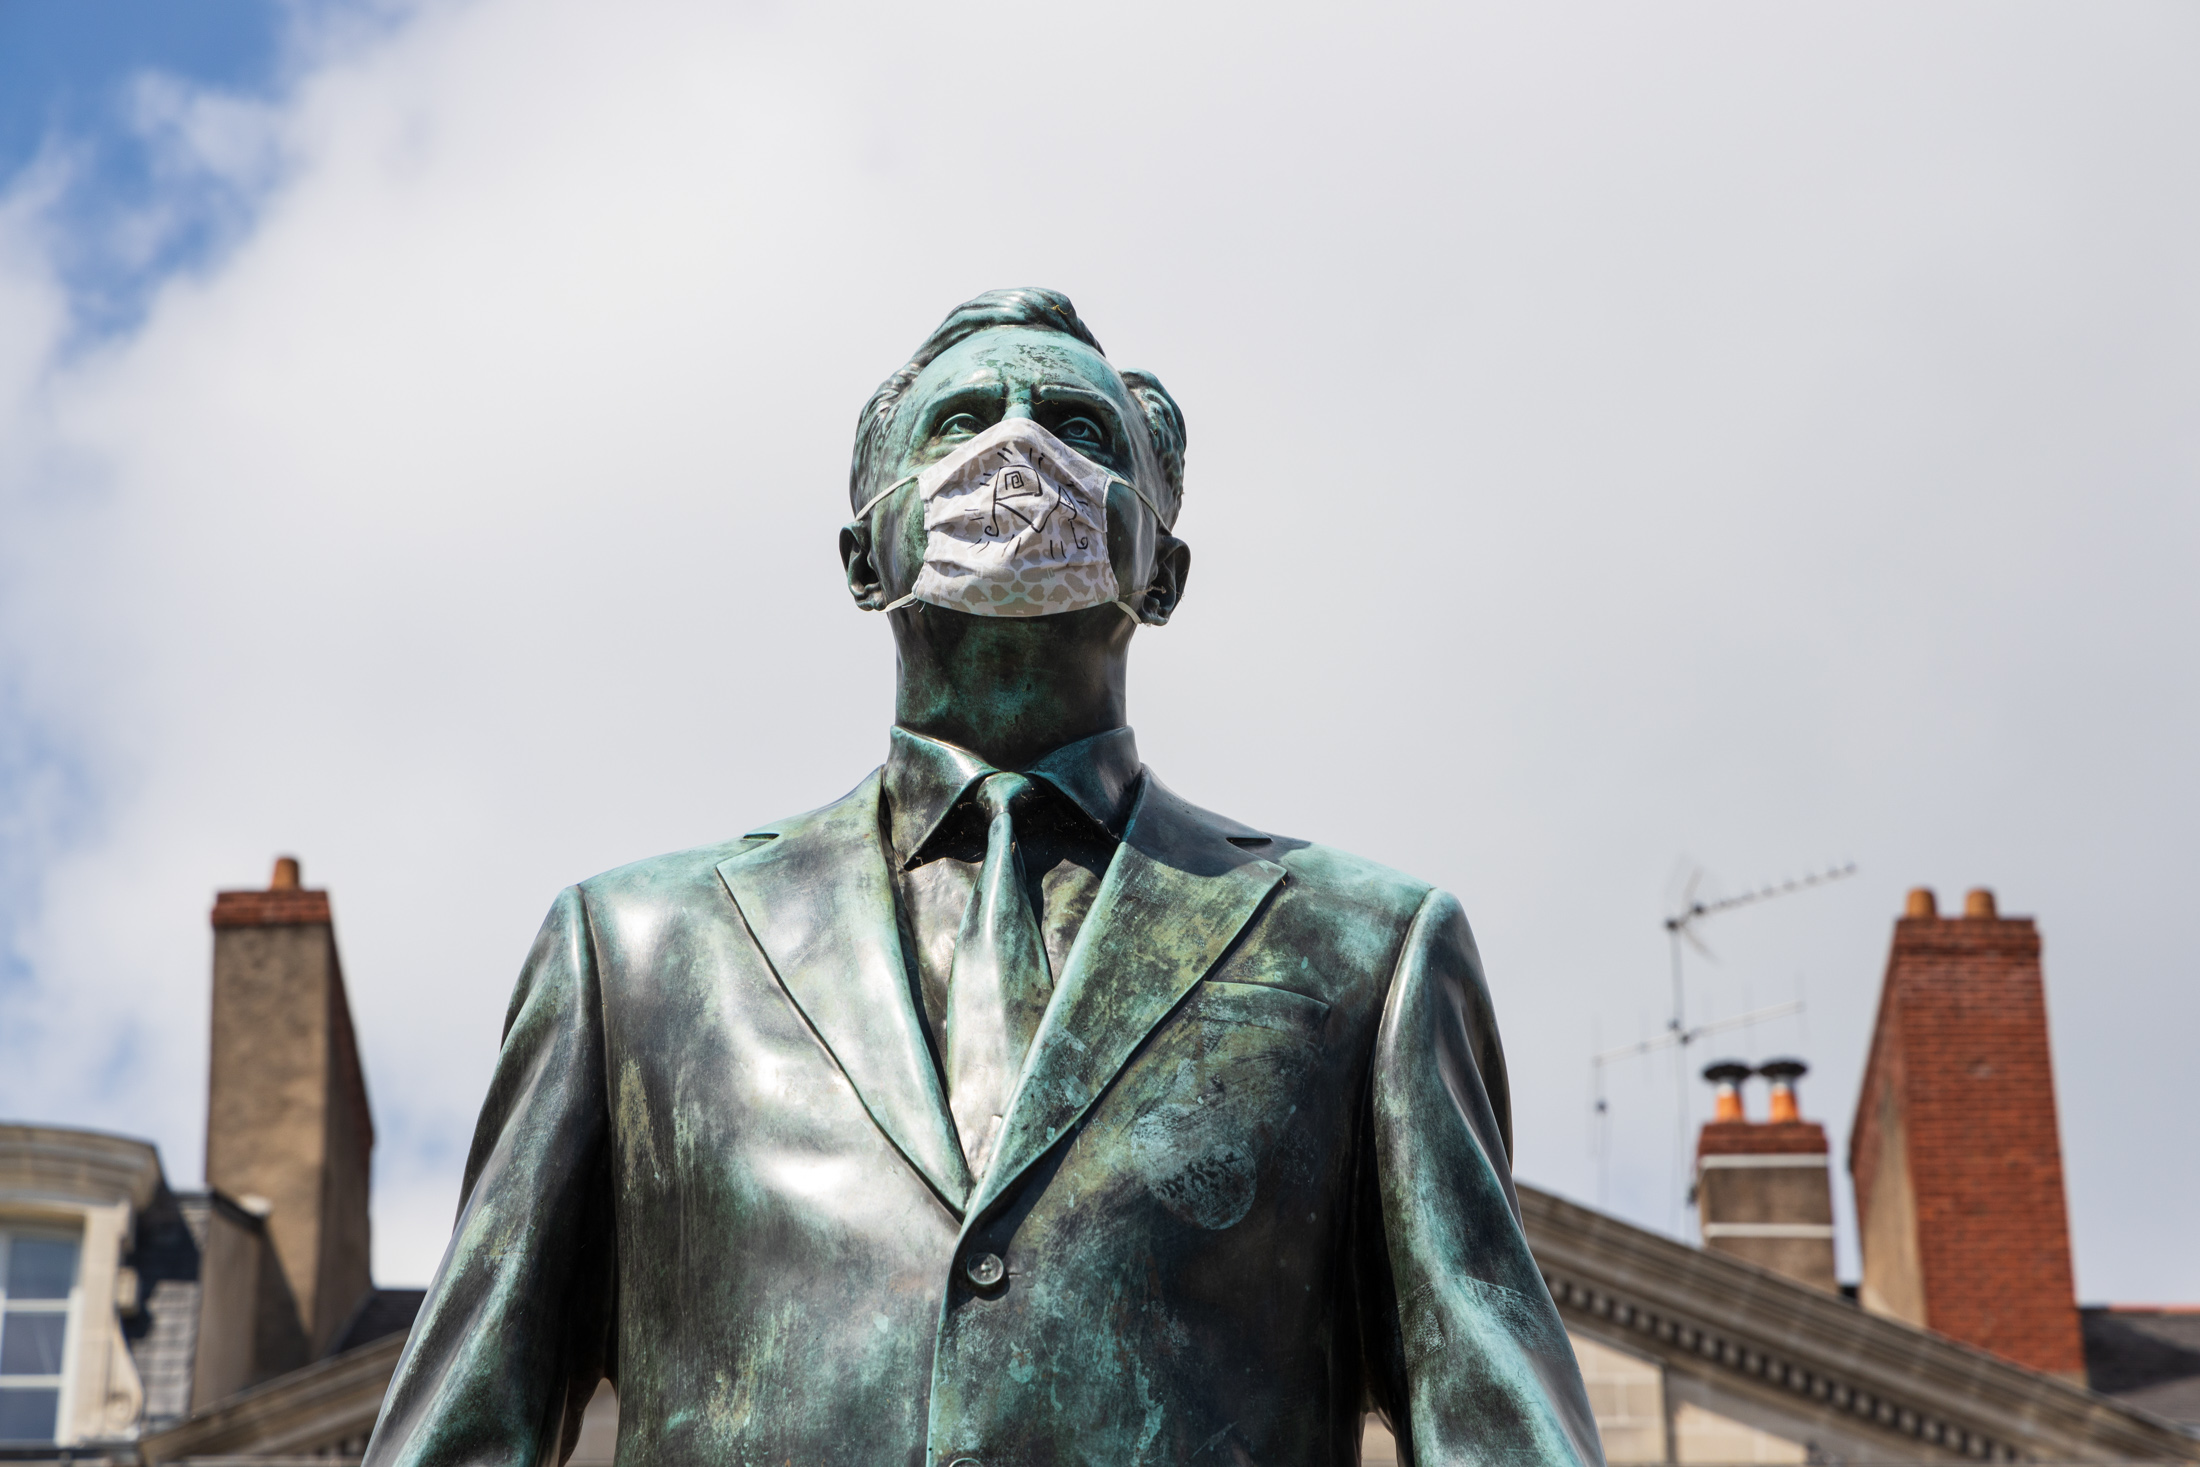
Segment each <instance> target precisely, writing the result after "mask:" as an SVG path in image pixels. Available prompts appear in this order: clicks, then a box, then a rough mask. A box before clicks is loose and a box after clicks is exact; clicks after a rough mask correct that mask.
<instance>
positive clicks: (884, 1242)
mask: <svg viewBox="0 0 2200 1467" xmlns="http://www.w3.org/2000/svg"><path fill="white" fill-rule="evenodd" d="M1184 442H1185V433H1184V420H1183V418H1182V416H1181V415H1180V413H1179V412H1178V409H1177V406H1176V404H1175V402H1174V401H1172V400H1171V399H1170V397H1169V395H1168V393H1167V392H1166V391H1164V390H1163V388H1162V386H1161V384H1160V383H1159V382H1158V381H1156V380H1155V379H1154V378H1152V377H1150V376H1147V375H1144V374H1142V373H1138V372H1119V371H1117V370H1116V369H1115V368H1114V367H1112V366H1110V365H1109V363H1108V361H1107V358H1106V357H1105V356H1103V355H1102V354H1101V350H1100V345H1099V343H1098V342H1097V341H1095V340H1094V339H1093V335H1092V333H1091V332H1090V331H1089V330H1088V329H1087V328H1086V327H1085V325H1084V323H1083V322H1082V321H1080V320H1079V319H1078V317H1077V313H1076V311H1075V309H1074V308H1073V307H1072V306H1071V305H1070V303H1069V301H1068V300H1067V299H1065V298H1064V297H1063V296H1061V295H1059V294H1056V293H1055V292H1052V291H1046V290H1011V291H999V292H995V293H993V294H989V295H984V296H980V297H979V298H978V299H976V300H974V301H971V302H970V303H969V304H967V305H965V306H963V307H961V308H960V309H958V310H956V311H955V312H954V314H952V315H950V316H949V317H948V318H947V320H946V321H945V322H944V323H942V325H941V326H940V328H939V329H938V330H937V331H935V332H933V333H932V336H931V338H930V339H929V340H928V341H926V342H925V343H924V345H923V346H922V347H921V348H919V349H918V352H917V354H916V356H915V357H914V358H913V359H912V360H911V361H910V362H909V364H908V365H907V366H905V367H903V368H902V369H901V370H900V371H898V372H896V373H895V374H894V375H893V376H892V377H890V378H888V379H887V381H886V383H885V385H884V386H882V387H880V388H879V390H878V392H877V394H876V395H875V396H874V397H873V398H872V399H871V401H870V403H869V405H868V406H866V407H865V408H864V410H863V415H862V418H861V420H860V422H859V424H858V427H857V433H856V448H855V461H854V467H853V472H852V474H851V476H850V498H851V502H852V504H853V505H854V507H855V509H856V511H857V512H856V517H855V520H854V522H853V523H851V524H850V525H848V526H847V528H845V529H844V530H842V531H841V534H840V551H841V559H842V561H843V563H844V565H845V568H846V572H847V578H848V586H849V589H850V590H851V591H852V592H853V593H854V597H855V600H856V603H857V604H858V605H859V606H862V607H864V608H866V609H870V610H874V611H882V612H885V613H886V614H887V620H888V621H889V622H890V623H891V625H892V627H893V632H894V641H895V646H896V649H897V651H898V652H899V654H900V664H899V667H900V671H899V684H898V687H897V691H896V703H895V726H894V728H893V730H892V733H891V735H890V741H889V746H888V751H887V757H886V763H885V766H884V767H883V768H882V769H879V770H877V771H875V772H873V773H872V774H871V775H870V776H869V777H867V778H866V779H865V780H864V781H863V782H862V783H861V784H859V785H858V786H856V788H855V790H854V791H853V792H852V793H851V794H849V795H848V796H846V797H845V798H844V799H841V800H838V801H836V802H835V803H833V804H830V805H827V806H825V807H824V808H823V809H820V810H814V811H811V812H810V813H809V814H806V815H797V816H794V817H793V818H791V819H787V820H780V821H776V822H773V823H771V824H768V825H762V826H758V827H756V828H755V829H753V830H751V831H749V832H747V833H746V834H744V835H742V836H740V837H739V838H738V839H734V840H730V841H727V842H725V843H724V844H722V845H716V846H709V847H706V848H704V849H702V850H696V851H685V852H681V853H680V854H678V855H671V856H663V857H659V858H658V859H655V860H650V861H643V862H641V863H639V864H637V865H633V866H627V867H623V868H621V869H619V870H617V871H613V872H610V873H609V874H607V875H604V876H599V877H597V878H595V879H594V880H591V881H585V882H582V883H581V884H580V885H578V886H576V887H573V888H571V889H570V890H568V891H566V892H565V893H564V894H563V895H561V896H560V897H559V898H558V901H557V904H556V905H555V906H554V907H553V908H552V909H551V913H550V916H549V918H548V920H547V921H546V922H545V923H544V925H543V929H542V933H541V935H540V937H538V938H537V939H536V942H535V947H534V951H533V952H532V953H531V954H530V955H529V957H528V960H527V965H526V968H525V971H524V972H523V973H522V974H521V977H520V980H519V986H518V988H517V990H516V991H515V992H514V994H513V997H512V1004H511V1010H510V1014H509V1016H508V1018H507V1019H506V1023H505V1035H504V1046H503V1052H502V1055H501V1057H500V1059H499V1061H498V1064H497V1069H496V1077H495V1080H494V1082H493V1083H492V1084H491V1086H490V1090H489V1097H488V1101H487V1103H486V1105H485V1106H484V1107H483V1110H482V1114H481V1120H480V1125H479V1128H478V1130H477V1131H476V1133H475V1137H474V1144H473V1150H472V1154H471V1156H470V1157H469V1159H468V1162H467V1167H466V1181H465V1192H464V1201H463V1202H462V1204H461V1207H460V1211H459V1216H458V1224H457V1230H456V1233H455V1235H454V1236H453V1238H452V1240H451V1245H450V1251H449V1253H448V1254H447V1255H446V1257H445V1259H444V1261H443V1264H442V1267H441V1268H440V1270H439V1271H438V1273H437V1276H436V1280H435V1284H434V1287H433V1288H432V1289H431V1290H430V1291H429V1295H428V1299H427V1302H426V1304H425V1306H424V1307H423V1308H422V1310H421V1313H420V1317H419V1321H418V1323H417V1324H415V1325H414V1327H413V1332H412V1337H411V1340H410V1341H409V1342H408V1344H407V1346H406V1350H405V1356H404V1360H403V1362H402V1363H401V1364H400V1365H399V1367H398V1371H397V1376H396V1378H395V1380H394V1381H393V1382H392V1384H391V1387H390V1391H389V1395H388V1398H387V1401H386V1403H385V1405H384V1407H383V1412H382V1418H381V1421H380V1423H379V1424H378V1425H377V1427H376V1429H375V1435H374V1440H373V1443H372V1445H371V1446H370V1447H369V1449H368V1453H367V1461H368V1463H369V1464H370V1467H398V1464H405V1467H413V1464H418V1467H431V1464H433V1467H443V1464H454V1467H455V1464H460V1463H465V1464H481V1463H506V1464H511V1467H534V1464H538V1463H545V1462H549V1463H555V1462H557V1461H559V1460H560V1459H561V1458H562V1456H563V1455H564V1453H566V1452H568V1451H570V1449H571V1445H572V1441H573V1438H574V1434H575V1432H576V1431H577V1429H578V1425H579V1420H580V1414H581V1410H582V1408H583V1406H584V1405H585V1404H586V1402H587V1401H588V1399H589V1397H590V1395H591V1393H592V1392H593V1391H594V1390H595V1388H596V1385H597V1383H598V1381H599V1380H600V1379H602V1378H604V1377H609V1378H610V1379H611V1380H612V1381H613V1382H615V1384H616V1385H617V1388H618V1395H619V1458H620V1460H621V1461H622V1462H625V1463H628V1464H681V1467H686V1464H695V1467H734V1464H744V1463H756V1464H762V1463H793V1464H796V1467H821V1464H837V1463H851V1464H853V1463H861V1464H876V1467H973V1464H975V1467H1041V1464H1048V1467H1051V1464H1070V1463H1078V1464H1094V1467H1128V1464H1134V1463H1172V1464H1173V1463H1199V1464H1204V1463H1231V1464H1249V1463H1262V1464H1313V1463H1327V1464H1337V1463H1351V1462H1354V1461H1356V1460H1357V1458H1358V1450H1359V1435H1360V1418H1361V1413H1362V1412H1363V1410H1365V1409H1368V1408H1369V1407H1370V1406H1372V1407H1373V1408H1374V1409H1376V1410H1378V1411H1380V1412H1381V1413H1382V1414H1383V1415H1384V1416H1385V1417H1387V1418H1388V1420H1389V1421H1390V1422H1391V1423H1392V1425H1393V1428H1394V1430H1395V1431H1396V1433H1397V1436H1398V1440H1399V1444H1400V1448H1401V1452H1402V1453H1403V1454H1404V1455H1405V1459H1406V1460H1408V1461H1413V1462H1418V1463H1422V1464H1430V1463H1464V1462H1475V1463H1484V1462H1493V1461H1502V1462H1505V1463H1585V1464H1593V1463H1595V1462H1597V1461H1598V1460H1599V1452H1598V1446H1597V1435H1596V1426H1595V1423H1594V1422H1593V1420H1592V1419H1591V1417H1590V1414H1589V1410H1588V1406H1587V1402H1586V1400H1585V1398H1584V1395H1583V1391H1582V1385H1581V1379H1580V1376H1579V1373H1578V1371H1577V1369H1576V1367H1575V1364H1574V1359H1573V1354H1572V1351H1571V1349H1570V1348H1569V1346H1568V1343H1567V1339H1566V1335H1565V1332H1564V1330H1563V1329H1562V1327H1561V1326H1560V1323H1559V1320H1558V1315H1557V1312H1556V1310H1555V1309H1554V1308H1553V1307H1552V1303H1551V1299H1550V1296H1549V1294H1548V1292H1547V1291H1546V1290H1545V1288H1544V1285H1543V1281H1542V1278H1541V1276H1540V1274H1539V1273H1538V1272H1537V1270H1536V1266H1535V1263H1534V1260H1533V1259H1531V1258H1530V1256H1529V1253H1528V1248H1527V1244H1526V1242H1525V1241H1524V1239H1523V1237H1522V1234H1521V1228H1520V1222H1519V1218H1518V1211H1517V1204H1516V1202H1515V1199H1514V1195H1513V1188H1512V1181H1511V1164H1510V1158H1509V1152H1510V1147H1511V1137H1510V1120H1509V1115H1508V1103H1507V1095H1506V1085H1505V1063H1504V1055H1503V1052H1502V1050H1501V1049H1500V1047H1499V1044H1498V1037H1497V1028H1496V1024H1495V1022H1494V1021H1493V1019H1492V1017H1491V1013H1490V1000H1489V994H1488V991H1487V990H1486V988H1485V987H1484V985H1483V979H1482V972H1481V964H1480V960H1479V958H1478V957H1477V956H1476V953H1475V947H1474V939H1473V937H1472V936H1471V935H1470V934H1469V932H1468V930H1467V922H1466V918H1465V917H1464V915H1462V913H1461V912H1460V909H1459V905H1458V903H1457V902H1455V901H1454V900H1453V899H1452V898H1451V897H1450V896H1448V895H1446V894H1445V893H1443V892H1440V891H1434V890H1431V889H1430V888H1429V887H1428V886H1426V885H1424V884H1422V883H1421V882H1418V881H1414V880H1412V879H1410V878H1408V877H1405V876H1401V875H1399V874H1398V873H1396V872H1394V871H1389V870H1386V869H1385V868H1383V867H1381V866H1377V865H1374V864H1372V863H1370V862H1367V861H1363V860H1360V859H1358V858H1356V857H1353V856H1348V855H1345V854H1343V853H1342V852H1339V851H1334V850H1330V849H1327V848H1325V847H1322V846H1318V845H1312V844H1309V843H1307V842H1305V841H1302V840H1295V839H1290V838H1287V837H1284V836H1280V835H1274V834H1271V833H1268V832H1266V831H1263V830H1258V829H1255V828H1254V827H1252V826H1248V825H1241V824H1239V823H1238V822H1237V821H1234V820H1227V819H1224V818H1223V817H1221V816H1219V815H1213V814H1210V813H1208V812H1207V811H1205V810H1201V809H1199V808H1197V807H1196V806H1193V805H1191V804H1189V803H1187V802H1186V801H1185V800H1183V799H1181V798H1179V797H1178V796H1177V795H1176V794H1174V793H1172V792H1171V791H1170V790H1169V789H1168V788H1167V787H1166V786H1164V785H1163V784H1162V783H1161V782H1160V781H1159V780H1158V779H1156V778H1155V777H1154V775H1153V774H1152V773H1151V772H1150V771H1149V770H1147V769H1146V768H1145V767H1144V766H1143V765H1142V764H1141V763H1140V762H1139V759H1138V753H1137V747H1136V744H1135V743H1134V741H1133V739H1132V735H1131V730H1130V728H1129V727H1128V725H1127V724H1126V722H1125V708H1126V700H1125V692H1124V687H1125V667H1126V662H1127V659H1128V656H1129V652H1130V647H1131V642H1132V639H1133V636H1134V634H1135V633H1136V631H1137V630H1138V628H1140V627H1141V626H1159V625H1161V624H1163V623H1164V622H1166V621H1167V620H1168V619H1169V616H1170V613H1172V612H1173V611H1174V610H1175V609H1176V606H1177V602H1178V599H1179V598H1180V597H1181V596H1182V594H1183V591H1184V584H1185V576H1186V572H1187V570H1188V567H1189V564H1190V552H1189V550H1188V549H1187V548H1186V546H1185V545H1184V543H1183V542H1182V541H1180V540H1178V539H1176V538H1175V537H1174V535H1172V534H1171V533H1170V531H1171V528H1172V526H1173V525H1174V524H1175V522H1176V516H1177V506H1178V503H1179V501H1180V499H1181V496H1182V493H1183V466H1184Z"/></svg>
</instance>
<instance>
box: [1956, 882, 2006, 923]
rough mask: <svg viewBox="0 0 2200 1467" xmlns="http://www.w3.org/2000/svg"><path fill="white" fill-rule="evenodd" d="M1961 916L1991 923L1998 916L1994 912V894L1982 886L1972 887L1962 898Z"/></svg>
mask: <svg viewBox="0 0 2200 1467" xmlns="http://www.w3.org/2000/svg"><path fill="white" fill-rule="evenodd" d="M1963 915H1964V916H1966V917H1981V918H1984V919H1985V920H1987V921H1989V922H1991V921H1992V920H1993V919H1994V918H1995V917H1996V916H1998V915H1999V914H1998V913H1997V912H1995V910H1994V894H1993V893H1992V892H1991V891H1989V890H1987V889H1986V888H1985V887H1983V886H1978V887H1973V888H1972V889H1971V891H1970V892H1969V893H1968V894H1967V895H1966V896H1965V897H1964V898H1963Z"/></svg>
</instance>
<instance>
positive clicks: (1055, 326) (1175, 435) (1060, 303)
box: [848, 286, 1185, 529]
mask: <svg viewBox="0 0 2200 1467" xmlns="http://www.w3.org/2000/svg"><path fill="white" fill-rule="evenodd" d="M996 326H1029V327H1032V328H1034V329H1036V330H1041V331H1059V332H1061V333H1062V334H1063V335H1064V336H1074V337H1075V338H1077V339H1078V340H1079V341H1081V342H1083V343H1084V344H1085V345H1087V346H1089V347H1091V348H1092V349H1093V350H1094V351H1096V352H1099V353H1100V354H1101V355H1102V356H1106V355H1107V351H1106V349H1105V348H1103V347H1102V346H1101V345H1100V341H1099V338H1097V337H1095V336H1094V335H1093V334H1092V328H1091V327H1089V326H1087V325H1086V324H1085V323H1084V322H1083V321H1082V320H1080V319H1079V318H1078V315H1077V307H1075V306H1073V305H1071V304H1070V300H1069V297H1068V296H1066V295H1064V294H1062V293H1061V292H1060V291H1058V290H1046V289H1043V288H1041V287H1039V286H1024V287H1021V288H1019V289H1015V290H989V291H987V292H986V293H985V294H984V295H981V296H977V297H974V298H973V299H970V300H967V301H964V302H963V303H962V304H961V305H959V306H957V307H955V309H954V310H952V311H949V312H948V313H947V319H946V320H944V321H942V322H940V324H939V325H938V326H937V327H935V328H934V329H933V332H932V334H931V335H930V336H928V337H926V338H925V339H924V345H922V346H920V347H918V348H917V354H916V355H915V356H913V357H911V358H910V359H909V361H908V363H907V365H905V366H903V367H902V369H901V370H900V371H898V372H896V373H895V374H894V375H893V376H891V377H889V378H887V379H886V380H885V381H884V382H881V383H880V384H879V387H878V391H876V392H874V393H872V394H871V400H870V401H869V402H867V403H865V404H864V405H863V412H862V413H861V415H859V416H858V417H857V419H856V450H855V457H854V460H853V461H852V462H851V463H850V464H849V466H848V501H849V503H850V504H851V505H853V506H855V507H856V508H859V509H860V508H861V507H862V506H863V505H864V503H865V502H867V501H868V500H869V499H870V497H871V495H872V494H874V493H875V492H877V489H878V488H881V487H884V486H883V485H874V483H873V480H874V479H875V478H876V477H877V472H878V471H877V468H876V465H875V460H876V459H877V457H878V456H879V454H880V453H881V452H883V451H884V449H885V446H886V433H887V430H888V429H889V428H890V427H892V426H893V422H894V415H895V413H896V412H897V411H898V410H899V409H900V406H901V397H902V394H903V393H905V392H907V391H908V390H909V385H910V384H911V383H912V382H915V381H916V380H917V377H918V374H920V373H921V372H923V371H924V369H925V368H926V367H929V366H930V365H932V363H933V362H934V361H935V360H936V359H937V358H938V357H939V355H940V353H942V352H944V351H946V350H947V349H948V348H949V347H951V346H953V345H955V343H957V342H959V341H962V340H964V339H966V338H968V337H972V336H975V335H977V334H978V333H979V332H981V331H988V330H991V329H992V328H993V327H996ZM1121 375H1122V378H1123V385H1124V387H1126V388H1127V389H1129V391H1130V395H1131V401H1133V402H1135V403H1137V404H1138V408H1139V411H1140V412H1141V413H1142V414H1144V416H1145V419H1146V437H1147V440H1148V442H1149V443H1150V444H1151V446H1152V449H1153V456H1154V459H1155V462H1156V463H1157V464H1158V466H1159V467H1160V470H1161V479H1162V482H1161V484H1160V486H1159V490H1160V492H1159V493H1157V494H1155V495H1154V501H1155V503H1156V504H1157V505H1158V506H1159V507H1160V509H1161V511H1162V528H1163V529H1173V528H1175V526H1176V515H1177V510H1178V508H1179V507H1180V506H1181V505H1182V504H1183V502H1184V442H1185V438H1184V411H1183V409H1181V408H1179V407H1178V406H1177V405H1176V399H1175V398H1173V397H1171V396H1169V390H1168V389H1167V388H1166V387H1163V386H1162V385H1161V379H1160V378H1158V377H1156V376H1154V375H1153V374H1152V373H1151V372H1124V373H1122V374H1121Z"/></svg>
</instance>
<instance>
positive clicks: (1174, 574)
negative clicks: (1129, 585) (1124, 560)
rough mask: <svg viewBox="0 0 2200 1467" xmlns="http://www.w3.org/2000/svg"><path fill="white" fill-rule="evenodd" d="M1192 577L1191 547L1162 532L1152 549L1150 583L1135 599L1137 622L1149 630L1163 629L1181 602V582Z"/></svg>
mask: <svg viewBox="0 0 2200 1467" xmlns="http://www.w3.org/2000/svg"><path fill="white" fill-rule="evenodd" d="M1191 574H1192V547H1191V546H1189V545H1187V544H1185V543H1184V542H1183V541H1182V540H1179V539H1177V538H1176V536H1174V535H1171V534H1169V533H1168V532H1167V531H1165V530H1164V531H1162V532H1161V535H1160V538H1159V539H1157V540H1156V541H1155V542H1154V547H1153V579H1151V580H1149V581H1147V582H1146V593H1145V595H1143V596H1141V597H1139V598H1138V613H1139V614H1138V619H1139V620H1140V621H1142V622H1144V623H1145V624H1146V625H1147V626H1150V627H1165V626H1167V625H1168V624H1169V617H1170V616H1171V615H1172V614H1174V613H1175V611H1176V604H1177V603H1178V602H1179V601H1182V600H1183V599H1184V582H1185V581H1186V580H1188V579H1189V578H1190V577H1191Z"/></svg>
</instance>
